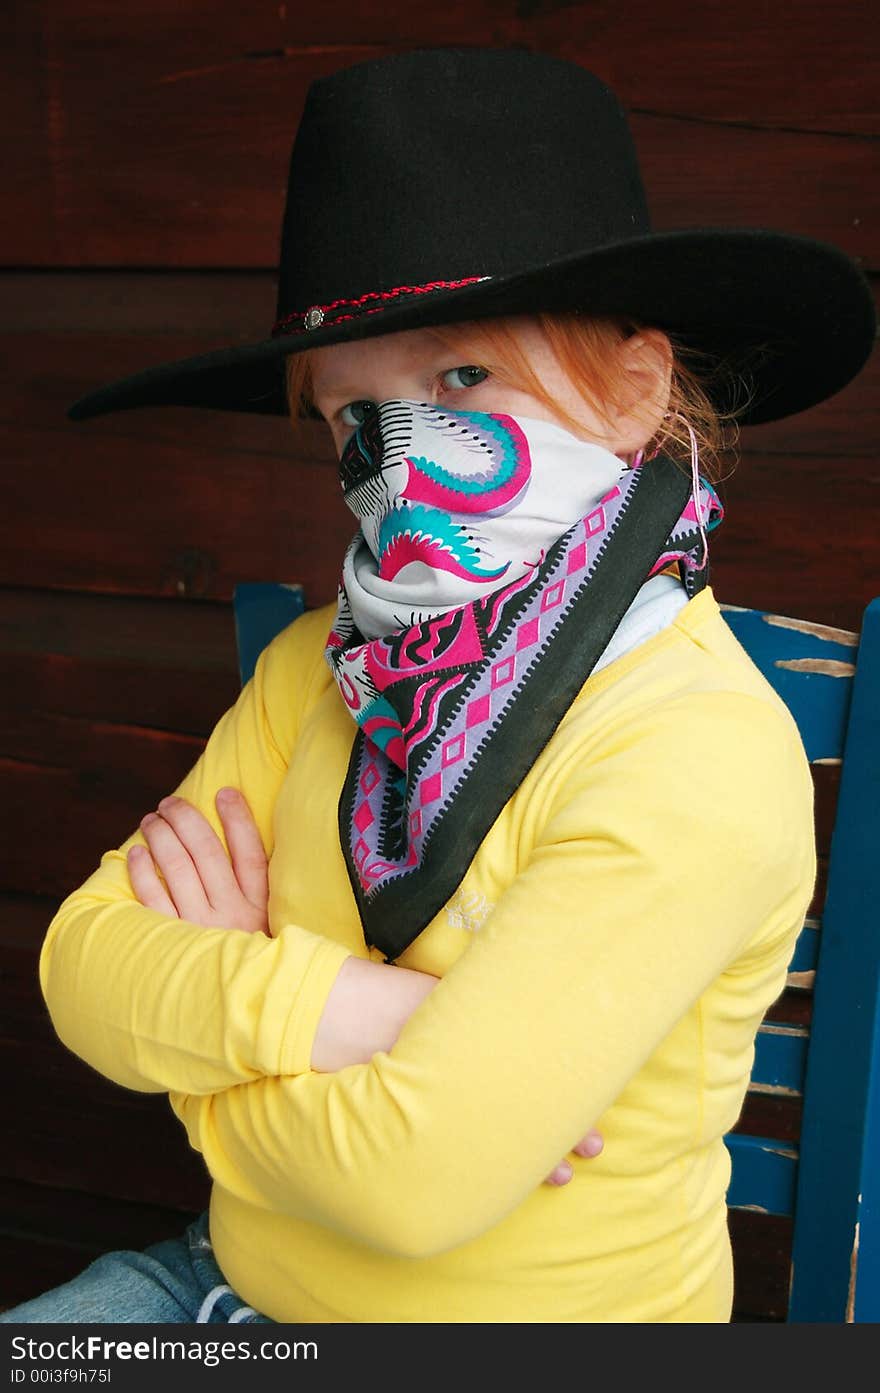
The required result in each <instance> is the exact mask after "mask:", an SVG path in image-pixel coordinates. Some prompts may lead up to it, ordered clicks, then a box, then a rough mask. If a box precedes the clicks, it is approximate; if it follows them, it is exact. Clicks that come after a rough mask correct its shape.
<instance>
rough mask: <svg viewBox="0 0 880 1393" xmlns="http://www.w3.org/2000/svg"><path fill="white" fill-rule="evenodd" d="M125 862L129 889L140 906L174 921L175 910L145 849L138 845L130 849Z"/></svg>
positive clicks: (175, 916)
mask: <svg viewBox="0 0 880 1393" xmlns="http://www.w3.org/2000/svg"><path fill="white" fill-rule="evenodd" d="M126 860H127V865H128V878H129V880H130V881H131V888H132V890H133V891H134V893H135V895H136V896H137V898H138V900H140V902H141V904H142V905H146V907H147V909H157V910H158V911H159V913H160V914H167V915H168V917H169V918H170V919H176V918H177V910H176V909H175V907H174V904H173V902H172V900H171V898H170V896H169V895H168V892H167V891H166V889H165V887H164V885H163V884H162V882H161V880H160V879H159V877H158V875H157V874H156V867H155V865H154V863H153V858H152V856H151V855H150V853H149V851H148V850H147V848H146V847H145V846H141V845H140V844H138V845H137V846H133V847H130V848H129V852H128V857H127V858H126Z"/></svg>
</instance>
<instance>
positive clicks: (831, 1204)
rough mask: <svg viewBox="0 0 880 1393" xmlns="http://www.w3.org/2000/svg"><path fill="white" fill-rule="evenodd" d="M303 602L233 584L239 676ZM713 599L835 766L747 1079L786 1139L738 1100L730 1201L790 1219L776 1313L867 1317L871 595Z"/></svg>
mask: <svg viewBox="0 0 880 1393" xmlns="http://www.w3.org/2000/svg"><path fill="white" fill-rule="evenodd" d="M303 607H304V604H303V594H302V590H301V588H300V587H299V586H285V585H277V584H271V583H270V584H263V583H249V584H243V585H239V586H237V587H236V591H235V604H234V608H235V622H236V634H237V640H238V651H239V666H240V673H241V678H242V682H245V681H247V680H248V678H249V677H250V676H251V674H252V672H253V668H254V664H255V662H256V659H257V657H258V656H259V653H260V651H261V649H262V648H263V647H264V646H265V644H266V643H268V642H269V640H270V639H271V638H273V637H274V636H275V634H276V633H278V632H279V631H280V630H281V629H282V628H284V627H285V626H286V625H287V624H289V623H290V622H291V621H292V620H293V619H295V618H296V617H297V615H299V614H301V613H302V611H303ZM720 608H721V610H722V613H723V615H724V618H725V620H726V622H727V624H728V626H729V627H730V629H731V631H732V632H733V634H734V635H735V637H736V638H737V639H738V640H739V642H740V643H741V644H742V645H743V647H744V648H745V649H746V651H747V652H748V654H749V655H750V657H751V659H752V661H753V662H754V663H755V664H756V665H757V666H758V667H759V668H760V669H761V671H762V672H763V674H764V676H765V677H766V678H767V680H768V681H769V682H770V683H771V684H772V686H773V687H774V688H775V689H776V691H777V692H778V693H779V695H780V696H781V697H782V698H783V700H784V701H785V702H786V704H787V705H788V707H789V709H790V710H791V712H792V714H793V716H794V718H795V720H796V722H797V725H798V729H799V731H800V733H801V738H802V740H803V742H804V747H805V749H806V752H807V757H808V759H809V760H810V763H811V765H813V766H820V765H832V766H839V767H840V785H839V792H838V795H837V802H836V810H835V814H834V821H833V830H832V834H831V843H830V852H829V856H828V862H827V879H826V890H825V895H824V900H823V903H822V905H821V913H819V914H816V915H813V916H808V917H807V919H806V920H805V923H804V927H803V929H802V931H801V934H800V936H799V938H798V942H797V947H796V950H795V953H794V957H793V959H792V962H791V964H790V970H789V977H788V988H787V990H786V992H785V993H784V994H783V996H782V998H780V1001H779V1002H778V1003H776V1005H775V1006H774V1007H773V1008H772V1010H771V1012H769V1013H768V1017H767V1019H766V1020H765V1022H764V1023H763V1025H762V1026H761V1028H760V1030H759V1033H758V1037H757V1040H756V1045H755V1060H754V1067H753V1070H752V1082H751V1087H750V1096H751V1097H753V1098H757V1099H760V1098H762V1097H763V1098H765V1099H766V1098H770V1099H774V1098H777V1099H783V1100H800V1102H801V1104H802V1111H801V1118H800V1124H799V1135H798V1136H797V1137H796V1138H795V1139H793V1138H791V1137H790V1136H785V1137H780V1136H779V1135H777V1136H767V1135H756V1134H755V1130H754V1129H752V1128H750V1127H749V1126H748V1125H747V1121H746V1120H747V1119H748V1117H749V1114H750V1108H749V1104H748V1103H747V1105H746V1108H745V1109H744V1110H743V1121H742V1122H741V1124H740V1125H739V1126H738V1127H737V1129H736V1131H734V1132H732V1133H731V1134H730V1135H729V1136H728V1137H727V1138H726V1141H727V1144H728V1147H729V1149H730V1152H731V1158H732V1178H731V1184H730V1189H729V1191H728V1205H729V1207H730V1208H731V1209H740V1210H754V1211H759V1212H761V1213H764V1214H768V1215H782V1216H789V1217H791V1218H792V1219H793V1237H792V1246H791V1283H790V1292H789V1300H788V1307H787V1315H788V1320H789V1321H800V1322H816V1321H830V1322H844V1321H859V1322H863V1321H864V1322H868V1321H877V1320H880V1021H878V1009H880V917H878V906H880V597H878V598H877V599H875V600H872V601H871V603H870V604H869V605H868V607H867V609H866V610H865V612H864V616H863V623H862V629H861V634H860V635H859V634H855V633H851V632H849V631H848V630H843V629H834V628H830V627H828V626H827V625H821V624H814V623H810V622H809V621H807V620H802V619H790V618H787V617H785V616H784V615H777V614H770V613H768V612H766V611H762V610H751V609H740V608H737V607H735V606H731V605H721V606H720ZM856 660H857V661H856ZM823 869H824V868H823ZM813 907H814V908H815V907H816V906H815V905H814V906H813Z"/></svg>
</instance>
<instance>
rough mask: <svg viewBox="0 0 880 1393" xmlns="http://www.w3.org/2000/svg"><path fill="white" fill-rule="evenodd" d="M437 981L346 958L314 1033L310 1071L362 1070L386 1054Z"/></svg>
mask: <svg viewBox="0 0 880 1393" xmlns="http://www.w3.org/2000/svg"><path fill="white" fill-rule="evenodd" d="M438 981H439V978H437V977H433V976H431V974H430V973H427V972H414V971H413V970H412V969H410V968H406V967H392V966H391V965H390V964H387V963H376V962H371V961H369V960H368V959H365V958H356V957H354V956H352V957H349V958H346V960H345V962H344V963H343V964H342V967H341V968H340V970H339V973H338V975H337V977H336V980H335V982H334V983H333V986H332V987H331V989H330V993H329V995H328V997H327V1001H326V1003H325V1005H324V1010H323V1012H322V1014H321V1018H320V1020H319V1022H318V1027H317V1030H316V1031H315V1038H314V1041H313V1043H312V1061H311V1062H312V1068H313V1069H315V1070H316V1071H318V1072H319V1073H332V1072H334V1071H335V1070H337V1069H344V1068H345V1067H346V1065H348V1064H366V1063H367V1062H368V1061H369V1060H370V1059H372V1057H373V1055H374V1054H377V1053H378V1052H380V1051H383V1050H384V1051H387V1050H390V1049H391V1047H392V1045H393V1044H394V1042H395V1040H396V1039H397V1037H398V1035H399V1034H400V1031H401V1030H402V1029H403V1026H404V1024H405V1023H406V1021H407V1020H408V1019H409V1017H410V1016H411V1015H412V1013H413V1011H415V1009H416V1007H417V1006H419V1005H420V1004H421V1002H422V1001H424V999H425V997H426V996H427V995H428V994H429V993H430V992H431V991H433V989H434V987H435V986H436V985H437V982H438Z"/></svg>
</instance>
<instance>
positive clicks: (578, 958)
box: [41, 587, 816, 1322]
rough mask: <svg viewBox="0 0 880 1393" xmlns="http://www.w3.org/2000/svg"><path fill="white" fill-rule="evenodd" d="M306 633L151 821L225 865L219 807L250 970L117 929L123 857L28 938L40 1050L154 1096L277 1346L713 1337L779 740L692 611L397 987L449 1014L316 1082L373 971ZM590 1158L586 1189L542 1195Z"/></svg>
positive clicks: (221, 954) (172, 926)
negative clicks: (340, 1337)
mask: <svg viewBox="0 0 880 1393" xmlns="http://www.w3.org/2000/svg"><path fill="white" fill-rule="evenodd" d="M331 617H332V614H331V611H330V610H327V609H325V610H320V611H314V612H312V613H309V614H307V615H305V616H303V618H301V619H299V620H297V621H296V623H294V624H293V625H292V626H291V627H290V628H289V629H288V630H286V631H285V632H284V633H283V634H282V635H280V636H279V637H278V638H277V639H276V640H275V641H274V643H273V644H272V645H271V646H270V647H269V648H268V649H267V650H266V652H265V653H264V654H263V656H262V658H261V660H260V663H259V665H258V668H257V672H256V674H255V677H254V679H253V680H252V681H251V682H250V683H249V684H248V685H247V687H246V688H245V689H244V690H243V692H242V694H241V697H240V699H239V701H238V702H237V704H236V706H235V707H234V708H233V709H232V710H231V711H230V712H228V713H227V714H226V715H225V716H224V717H223V719H222V720H221V721H220V722H219V724H218V726H217V728H216V730H215V731H214V733H213V735H212V737H211V739H210V741H209V743H208V746H207V748H206V750H205V753H204V754H203V756H202V758H201V759H200V760H199V762H198V764H197V765H196V767H195V768H194V769H193V770H192V772H191V773H190V774H189V775H188V777H187V778H186V779H185V780H184V782H183V784H182V785H181V786H180V789H179V790H178V791H179V793H180V794H181V795H182V796H183V797H186V798H188V799H190V800H191V801H192V802H194V803H195V804H196V805H197V806H198V807H199V808H201V810H202V811H203V812H204V814H205V815H206V817H208V818H209V820H210V821H211V822H212V824H213V825H214V827H215V828H216V830H217V831H218V832H221V829H220V826H219V822H218V820H217V817H216V813H215V810H214V801H213V799H214V794H215V792H216V790H217V789H218V788H219V787H221V786H223V785H225V784H234V785H236V786H238V787H240V788H241V789H242V790H243V791H244V793H245V795H246V797H247V799H248V801H249V803H250V805H251V808H252V810H253V812H254V815H255V817H256V820H257V823H258V825H259V827H260V830H261V833H262V836H263V840H264V843H265V845H266V848H267V850H268V851H269V853H270V855H271V860H270V891H271V894H270V929H271V934H272V937H271V938H266V937H264V936H262V935H261V936H248V935H245V934H243V933H238V932H227V931H224V930H218V929H202V928H200V927H198V926H195V925H189V924H186V923H183V922H181V921H177V920H174V921H171V920H167V919H165V918H163V917H162V916H161V915H160V914H158V913H155V912H153V911H149V910H146V909H144V908H143V907H142V906H140V905H138V904H137V903H136V902H135V901H134V899H133V895H132V891H131V888H130V885H129V881H128V875H127V871H126V866H125V852H126V849H127V846H128V845H129V844H130V843H126V845H125V846H123V847H122V848H120V849H119V850H116V851H112V852H108V853H107V855H106V856H105V857H104V858H103V860H102V863H101V866H100V868H99V870H97V871H96V872H95V874H94V875H93V876H92V877H91V878H90V879H89V880H88V881H86V883H85V884H84V885H83V886H82V887H81V888H80V889H78V890H77V891H76V892H75V893H74V894H73V895H71V896H70V897H69V898H68V899H67V900H66V901H65V903H64V904H63V905H62V906H61V908H60V909H59V911H58V914H57V916H56V918H55V919H54V921H53V923H52V925H51V927H50V930H49V933H48V935H47V939H46V943H45V947H44V951H43V955H42V959H41V981H42V985H43V990H44V994H45V997H46V1001H47V1003H48V1006H49V1009H50V1012H51V1015H52V1019H53V1022H54V1024H55V1027H56V1029H57V1031H58V1034H59V1035H60V1037H61V1039H62V1040H63V1041H64V1042H65V1043H66V1044H67V1045H68V1046H69V1047H70V1048H71V1049H72V1050H74V1051H76V1053H77V1054H79V1055H81V1056H82V1057H83V1058H84V1059H86V1060H88V1061H89V1062H90V1063H91V1064H92V1065H93V1066H94V1067H95V1068H97V1069H99V1070H100V1071H101V1072H102V1073H104V1074H106V1075H108V1076H109V1077H110V1078H112V1079H115V1080H117V1081H118V1082H119V1083H121V1084H124V1085H126V1086H128V1087H131V1088H136V1089H141V1090H154V1091H160V1090H168V1091H169V1092H170V1094H171V1102H172V1105H173V1107H174V1109H175V1111H176V1113H177V1114H178V1116H179V1117H180V1118H181V1119H182V1120H183V1122H184V1124H185V1126H186V1128H187V1131H188V1133H189V1137H190V1140H191V1143H192V1145H193V1146H194V1147H196V1148H197V1149H198V1150H199V1151H201V1152H202V1154H203V1156H204V1159H205V1162H206V1164H207V1167H208V1169H209V1171H210V1173H211V1175H212V1177H213V1181H214V1184H213V1190H212V1201H211V1233H212V1238H213V1242H214V1246H215V1251H216V1254H217V1258H218V1261H219V1263H220V1265H221V1267H222V1268H223V1271H224V1273H225V1275H226V1277H227V1279H228V1280H229V1281H230V1282H231V1283H232V1285H233V1286H234V1288H235V1289H236V1290H237V1291H238V1292H239V1293H240V1294H241V1295H242V1297H243V1298H244V1299H245V1300H246V1301H247V1302H248V1303H250V1304H251V1305H253V1306H254V1307H256V1308H257V1309H258V1310H261V1311H263V1312H265V1313H266V1314H267V1315H269V1316H271V1317H273V1318H274V1319H276V1320H281V1321H305V1322H332V1321H359V1322H364V1321H366V1322H383V1321H388V1322H401V1321H438V1322H465V1321H480V1322H505V1321H519V1322H523V1321H626V1322H643V1321H664V1320H670V1321H726V1320H728V1319H729V1315H730V1309H731V1290H732V1274H731V1255H730V1245H729V1240H728V1236H727V1227H726V1209H725V1202H724V1196H725V1190H726V1186H727V1182H728V1178H729V1160H728V1154H727V1151H726V1149H725V1147H724V1144H723V1141H722V1137H723V1135H724V1133H725V1132H726V1131H727V1130H729V1128H730V1127H731V1125H732V1124H733V1123H734V1121H735V1120H736V1118H737V1116H738V1113H739V1111H740V1108H741V1104H742V1099H743V1095H744V1091H745V1088H746V1085H747V1082H748V1077H749V1073H750V1069H751V1064H752V1057H753V1039H754V1034H755V1031H756V1028H757V1025H758V1022H759V1020H760V1018H761V1016H762V1015H763V1013H764V1011H765V1009H766V1007H767V1005H768V1004H769V1003H770V1001H771V1000H773V999H774V998H775V997H776V996H777V995H778V993H779V992H780V990H781V989H782V987H783V985H784V979H785V970H786V965H787V962H788V960H789V958H790V955H791V951H792V948H793V945H794V941H795V937H796V935H797V932H798V929H799V928H800V926H801V924H802V922H803V917H804V913H805V911H806V909H807V907H808V905H809V902H810V899H811V895H812V890H813V885H814V879H815V873H816V859H815V844H814V833H813V785H812V780H811V776H810V770H809V765H808V763H807V760H806V756H805V753H804V750H803V745H802V743H801V740H800V737H799V735H798V732H797V728H796V726H795V724H794V722H793V720H792V718H791V716H790V714H789V712H788V710H787V708H786V707H785V706H784V704H783V703H782V702H781V701H780V699H779V698H778V697H777V696H776V695H775V693H774V692H773V691H772V689H771V688H770V687H769V685H768V684H767V683H766V681H765V680H764V678H763V677H762V676H761V674H760V673H759V672H758V670H757V669H756V668H755V667H754V665H753V664H752V663H751V661H750V659H749V658H748V656H747V655H746V654H745V652H744V651H743V649H742V648H741V647H740V645H739V644H738V642H737V641H736V640H735V639H734V637H733V636H732V634H731V632H730V630H729V629H728V627H727V625H726V624H725V623H724V620H723V618H722V616H721V614H720V611H719V609H718V606H717V603H716V601H715V598H714V595H713V593H712V590H711V588H708V587H707V588H706V589H704V590H703V591H702V592H701V593H700V594H699V595H698V596H697V597H696V598H695V599H693V600H691V601H690V602H689V603H688V604H687V605H686V606H685V608H684V609H683V610H682V611H681V612H680V613H679V615H678V616H677V618H676V619H675V620H674V621H673V622H672V623H671V624H670V625H668V626H667V627H666V628H665V629H663V630H662V631H661V632H660V633H658V634H656V635H655V636H654V637H652V638H650V639H649V640H647V641H646V642H644V643H642V644H641V645H640V646H639V647H637V648H635V649H634V650H632V651H630V652H629V653H626V654H625V655H624V656H622V657H620V658H618V659H616V660H615V661H614V662H612V663H610V664H609V665H608V666H607V667H605V668H604V669H602V670H601V671H599V672H596V673H594V674H593V675H592V676H591V677H590V678H589V679H588V681H587V682H586V683H585V685H584V687H583V688H582V690H581V693H580V695H579V697H578V699H577V700H576V702H575V703H574V704H573V706H572V707H571V708H570V710H569V711H568V713H567V714H566V716H565V718H564V720H563V721H562V723H561V725H560V726H559V728H558V730H557V731H556V733H555V734H554V736H553V738H552V740H551V741H550V742H549V744H548V745H547V746H546V748H545V749H544V750H543V752H542V753H541V754H540V756H539V757H538V759H537V761H536V763H535V764H534V766H533V768H532V769H531V771H530V773H529V775H528V776H527V778H526V779H525V781H524V782H523V784H522V785H521V786H520V788H519V789H518V790H517V792H516V793H515V794H514V796H513V797H512V798H511V799H510V801H509V802H508V803H507V805H506V806H505V807H504V809H503V811H502V813H501V814H500V816H499V817H498V819H497V821H496V822H495V824H494V825H493V827H492V829H491V831H490V832H489V834H488V836H487V837H486V839H485V841H484V842H483V844H482V845H481V847H480V848H479V850H478V852H477V854H476V856H475V857H474V860H473V862H472V864H471V866H470V868H469V870H468V872H467V874H466V876H465V878H464V880H463V882H462V884H461V886H460V888H459V890H458V891H457V892H456V894H455V895H454V896H453V898H452V900H451V901H450V902H449V904H448V905H447V906H446V907H445V908H444V910H443V911H441V913H439V914H438V915H437V917H436V918H435V919H434V920H433V921H432V923H431V924H430V925H429V926H428V927H427V929H426V930H425V931H424V932H423V933H422V934H421V935H420V936H419V937H418V938H417V939H416V940H415V942H414V943H413V944H412V945H411V946H410V948H409V949H408V950H407V951H406V953H405V954H404V955H403V957H402V958H401V959H400V962H401V964H402V965H404V966H408V967H413V968H416V969H419V970H422V971H427V972H431V973H434V974H437V975H438V976H440V977H442V981H440V983H439V984H438V985H437V987H436V988H435V990H434V991H433V992H432V993H431V994H430V996H429V997H428V998H427V999H426V1001H425V1002H424V1003H423V1004H422V1005H421V1006H420V1007H419V1008H418V1010H417V1011H416V1012H415V1013H414V1015H413V1016H412V1017H411V1018H410V1020H409V1021H408V1023H407V1024H406V1026H405V1027H404V1029H403V1031H402V1033H401V1035H400V1037H399V1039H398V1041H397V1043H396V1044H395V1046H394V1048H393V1049H392V1050H391V1051H390V1052H388V1053H379V1054H376V1055H374V1057H373V1059H372V1060H371V1061H370V1063H369V1064H364V1065H356V1066H352V1067H350V1068H346V1069H342V1070H340V1071H339V1072H338V1073H335V1074H319V1073H315V1072H312V1071H311V1070H310V1067H309V1061H310V1052H311V1043H312V1038H313V1035H314V1031H315V1027H316V1025H317V1022H318V1020H319V1018H320V1015H321V1011H322V1008H323V1005H324V1003H325V1001H326V997H327V994H328V991H329V989H330V987H331V985H332V983H333V980H334V978H335V976H336V973H337V972H338V969H339V967H340V965H341V963H342V962H343V960H344V959H345V957H346V956H347V955H348V954H349V953H355V954H358V955H359V956H362V957H366V956H368V952H367V950H366V948H365V947H364V943H363V937H362V933H361V929H360V924H359V921H358V916H357V912H356V909H355V905H354V901H353V898H352V894H351V890H350V886H349V882H348V877H347V874H346V871H345V866H344V863H343V860H342V855H341V851H340V848H339V835H338V828H337V803H338V798H339V791H340V788H341V786H342V781H343V777H344V774H345V771H346V767H347V763H348V758H349V753H350V750H351V745H352V740H353V737H354V724H353V722H352V720H351V717H350V715H349V714H348V712H347V711H346V709H345V707H344V705H343V703H342V701H341V700H340V698H339V696H338V693H337V691H336V688H335V686H334V685H333V683H332V681H331V678H330V675H329V671H328V669H327V667H326V664H325V663H324V661H323V656H322V651H323V645H324V641H325V639H326V635H327V632H328V630H329V627H330V620H331ZM221 835H222V833H221ZM132 840H134V839H132ZM374 956H375V957H376V958H377V960H378V959H381V957H382V955H381V954H380V953H379V952H378V950H374ZM592 1125H597V1126H598V1127H599V1128H600V1129H601V1131H602V1132H603V1134H604V1137H605V1149H604V1151H603V1153H602V1155H601V1156H600V1157H598V1158H596V1159H593V1160H586V1159H581V1158H579V1157H573V1158H572V1160H573V1164H574V1170H575V1174H574V1177H573V1179H572V1180H571V1182H570V1183H569V1184H568V1185H566V1186H564V1187H562V1188H556V1187H551V1186H547V1185H544V1184H542V1181H543V1179H544V1177H545V1176H546V1175H547V1174H548V1172H549V1171H550V1170H551V1169H552V1168H553V1166H554V1165H555V1164H556V1162H557V1161H558V1160H559V1159H560V1157H561V1156H563V1155H564V1154H565V1153H566V1152H567V1151H568V1150H569V1149H570V1148H571V1147H572V1146H573V1145H574V1144H575V1143H576V1142H577V1140H578V1139H579V1138H580V1137H581V1136H582V1135H583V1134H584V1132H585V1131H586V1130H587V1129H588V1128H589V1127H590V1126H592Z"/></svg>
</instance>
